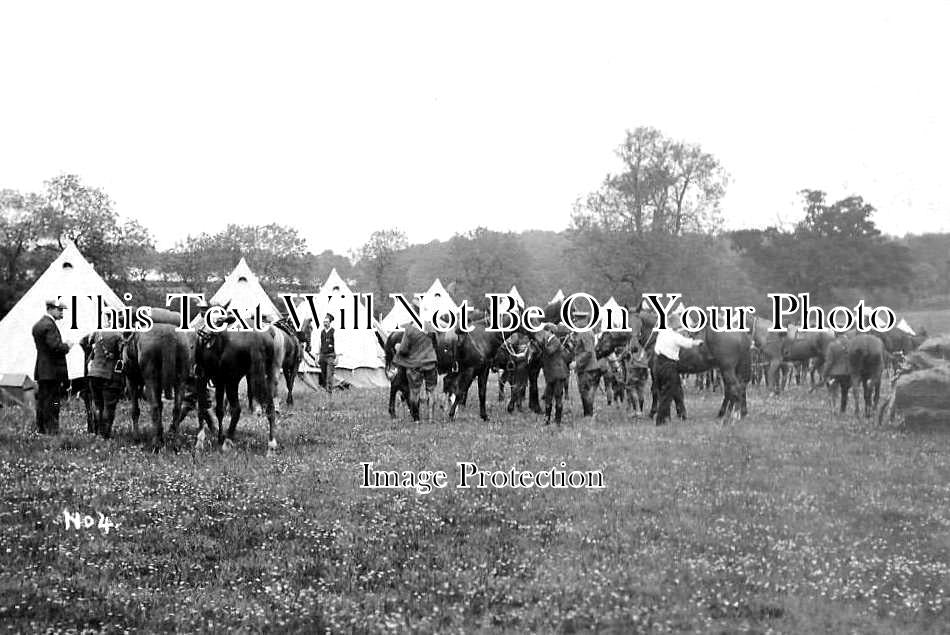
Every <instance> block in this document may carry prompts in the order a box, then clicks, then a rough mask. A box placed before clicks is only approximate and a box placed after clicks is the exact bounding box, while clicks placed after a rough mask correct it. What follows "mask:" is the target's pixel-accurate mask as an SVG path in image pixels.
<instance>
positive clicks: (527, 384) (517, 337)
mask: <svg viewBox="0 0 950 635" xmlns="http://www.w3.org/2000/svg"><path fill="white" fill-rule="evenodd" d="M493 367H494V368H495V369H499V370H501V371H502V372H501V375H500V377H499V379H498V391H499V401H501V400H502V399H504V382H506V381H507V383H508V384H509V385H510V386H511V398H510V399H509V400H508V412H509V413H511V412H514V410H515V408H516V407H517V408H518V409H519V410H521V409H522V408H523V405H524V393H525V389H526V388H527V390H528V408H529V409H530V410H531V411H532V412H534V413H535V414H541V403H540V400H539V399H538V375H540V374H541V350H540V348H539V347H538V343H537V342H536V341H535V339H534V338H533V337H529V336H528V335H526V334H524V333H513V334H512V335H511V336H510V337H509V338H507V339H506V340H505V341H503V342H502V346H501V347H500V348H499V349H498V352H497V353H496V354H495V361H494V364H493Z"/></svg>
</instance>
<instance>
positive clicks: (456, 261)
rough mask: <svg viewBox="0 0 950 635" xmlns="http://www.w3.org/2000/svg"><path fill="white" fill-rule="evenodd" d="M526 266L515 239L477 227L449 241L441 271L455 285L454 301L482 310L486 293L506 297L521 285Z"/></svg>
mask: <svg viewBox="0 0 950 635" xmlns="http://www.w3.org/2000/svg"><path fill="white" fill-rule="evenodd" d="M528 262H529V259H528V254H527V252H526V251H525V249H524V247H523V246H522V244H521V242H520V241H519V240H518V237H517V236H516V235H514V234H512V233H511V232H506V233H502V232H496V231H491V230H489V229H487V228H485V227H478V228H476V229H473V230H472V231H469V232H467V233H465V234H456V235H455V236H453V237H452V238H451V240H449V245H448V257H447V259H446V261H445V263H444V266H443V267H444V271H445V272H446V276H445V277H446V278H448V279H454V280H455V281H456V282H457V288H458V293H457V294H456V295H458V296H459V297H456V298H455V299H456V300H457V301H460V298H468V299H469V300H470V301H471V304H472V306H482V305H483V303H484V301H485V299H484V298H485V294H486V293H507V292H508V290H509V289H511V286H512V285H517V284H520V283H521V282H522V273H523V272H524V271H525V269H526V268H527V266H528Z"/></svg>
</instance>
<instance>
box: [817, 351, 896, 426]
mask: <svg viewBox="0 0 950 635" xmlns="http://www.w3.org/2000/svg"><path fill="white" fill-rule="evenodd" d="M884 353H885V349H884V343H883V342H882V341H881V339H880V338H878V337H876V336H874V335H855V336H854V337H850V338H838V340H832V341H831V342H830V343H829V344H828V346H827V348H826V354H825V364H824V368H822V377H826V378H828V383H829V386H830V387H832V388H833V387H834V384H835V383H838V384H839V385H840V389H841V412H842V413H843V412H845V411H846V410H847V407H848V389H849V388H851V389H853V390H854V413H855V415H858V416H860V413H861V404H860V401H859V400H858V387H859V386H860V387H861V388H862V389H863V391H864V416H865V417H870V416H871V412H872V408H874V409H876V408H877V403H878V399H879V398H880V396H881V375H882V374H883V371H884Z"/></svg>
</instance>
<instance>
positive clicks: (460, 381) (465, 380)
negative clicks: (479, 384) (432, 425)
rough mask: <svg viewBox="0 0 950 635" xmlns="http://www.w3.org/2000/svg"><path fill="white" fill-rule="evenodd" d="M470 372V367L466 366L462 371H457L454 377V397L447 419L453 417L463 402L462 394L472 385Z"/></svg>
mask: <svg viewBox="0 0 950 635" xmlns="http://www.w3.org/2000/svg"><path fill="white" fill-rule="evenodd" d="M472 373H473V371H472V369H470V368H466V369H465V370H464V371H461V372H459V373H458V374H457V375H456V376H455V378H454V383H455V398H454V399H452V405H451V406H450V407H449V421H452V420H453V419H455V412H456V411H457V410H458V407H459V406H460V405H461V404H462V402H463V398H462V397H463V395H467V394H468V388H469V386H471V385H472V378H473V376H472Z"/></svg>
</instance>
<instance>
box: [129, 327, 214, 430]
mask: <svg viewBox="0 0 950 635" xmlns="http://www.w3.org/2000/svg"><path fill="white" fill-rule="evenodd" d="M195 340H196V335H195V333H194V332H193V331H179V330H178V329H177V326H175V325H172V324H168V323H156V324H153V325H152V328H151V329H149V330H148V331H141V332H136V333H133V334H131V335H130V336H129V337H128V338H127V339H126V345H125V351H124V354H123V360H124V364H125V376H126V382H127V386H128V388H129V393H130V397H131V399H132V409H131V412H130V414H131V416H132V429H133V432H134V434H135V436H138V434H139V415H140V412H141V411H140V410H139V399H140V398H141V397H142V396H143V393H144V396H145V398H146V399H147V400H148V404H149V409H150V411H151V414H152V426H153V427H154V429H155V440H156V442H158V443H161V442H162V441H163V440H164V431H163V429H162V395H163V394H168V393H170V394H171V395H172V397H173V399H174V402H173V406H172V423H171V428H172V430H173V431H176V432H177V430H178V424H179V423H181V420H182V418H183V413H182V399H183V397H184V396H185V393H186V390H187V383H188V381H189V378H190V375H191V372H192V367H193V365H194V350H195Z"/></svg>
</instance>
